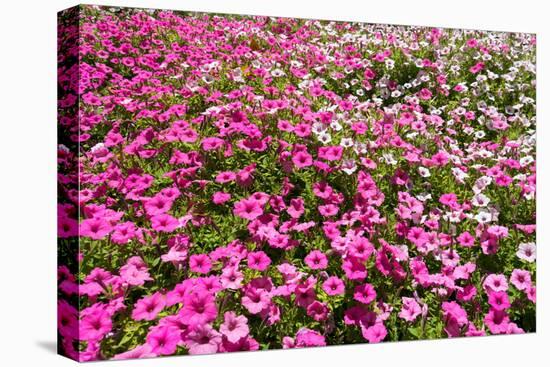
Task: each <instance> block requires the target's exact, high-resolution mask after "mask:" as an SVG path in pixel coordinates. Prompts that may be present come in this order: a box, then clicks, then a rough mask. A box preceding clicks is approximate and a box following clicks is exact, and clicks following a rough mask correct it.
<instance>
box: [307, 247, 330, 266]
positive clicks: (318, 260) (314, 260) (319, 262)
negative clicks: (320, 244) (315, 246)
mask: <svg viewBox="0 0 550 367" xmlns="http://www.w3.org/2000/svg"><path fill="white" fill-rule="evenodd" d="M304 261H305V263H306V264H307V266H309V268H310V269H313V270H318V269H326V267H327V265H328V259H327V256H326V255H325V254H323V253H322V252H321V251H319V250H313V251H311V252H310V253H309V254H308V255H307V256H306V257H305V259H304Z"/></svg>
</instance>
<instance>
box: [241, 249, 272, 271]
mask: <svg viewBox="0 0 550 367" xmlns="http://www.w3.org/2000/svg"><path fill="white" fill-rule="evenodd" d="M247 261H248V267H249V268H250V269H254V270H259V271H264V270H265V269H267V268H268V267H269V265H270V264H271V259H270V258H269V256H267V255H266V254H265V252H263V251H256V252H249V253H248V256H247Z"/></svg>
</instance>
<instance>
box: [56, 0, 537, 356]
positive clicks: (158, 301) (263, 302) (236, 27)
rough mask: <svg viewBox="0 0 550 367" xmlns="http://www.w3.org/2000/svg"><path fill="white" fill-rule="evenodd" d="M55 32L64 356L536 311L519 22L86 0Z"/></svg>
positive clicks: (441, 331)
mask: <svg viewBox="0 0 550 367" xmlns="http://www.w3.org/2000/svg"><path fill="white" fill-rule="evenodd" d="M58 34H59V37H58V94H59V98H58V111H59V114H58V115H59V119H58V131H59V136H58V224H59V228H58V259H59V264H58V285H59V287H58V321H59V323H58V341H59V343H58V346H59V353H60V354H63V355H65V356H67V357H70V358H72V359H75V360H78V361H96V360H113V359H114V360H117V359H118V360H119V359H130V358H149V357H160V356H172V355H187V354H209V353H225V352H236V351H256V350H268V349H269V350H271V349H281V348H282V349H287V348H304V347H321V346H329V345H331V346H334V345H344V344H356V343H367V344H369V343H379V342H392V341H411V340H427V339H439V338H455V337H476V336H485V335H487V336H488V335H496V334H520V333H532V332H535V331H536V317H535V315H536V241H535V236H536V227H535V225H536V205H535V203H536V200H535V198H536V135H535V127H536V103H535V100H536V95H535V91H536V65H535V59H536V36H535V35H534V34H522V33H509V32H493V31H481V30H463V29H441V28H434V27H420V26H402V25H384V24H368V23H353V22H335V21H330V20H311V19H293V18H274V17H269V16H248V15H227V14H205V13H192V12H184V11H170V10H158V9H132V8H113V7H103V6H92V5H81V6H77V7H74V8H71V9H67V10H64V11H61V12H60V13H59V15H58ZM365 347H367V346H365ZM372 348H375V347H374V346H372Z"/></svg>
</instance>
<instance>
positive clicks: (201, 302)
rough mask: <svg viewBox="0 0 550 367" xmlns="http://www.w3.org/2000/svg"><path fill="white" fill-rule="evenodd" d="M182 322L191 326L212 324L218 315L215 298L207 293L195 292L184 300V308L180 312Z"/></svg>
mask: <svg viewBox="0 0 550 367" xmlns="http://www.w3.org/2000/svg"><path fill="white" fill-rule="evenodd" d="M179 315H180V316H181V321H182V322H183V323H184V324H186V325H190V326H196V325H201V324H205V323H208V322H211V321H213V320H215V319H216V316H217V315H218V307H217V306H216V303H215V300H214V296H213V295H212V294H211V293H209V292H206V291H203V292H193V293H191V294H189V295H187V296H185V298H184V299H183V307H182V308H181V310H180V311H179Z"/></svg>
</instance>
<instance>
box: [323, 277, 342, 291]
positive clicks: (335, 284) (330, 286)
mask: <svg viewBox="0 0 550 367" xmlns="http://www.w3.org/2000/svg"><path fill="white" fill-rule="evenodd" d="M322 288H323V290H324V291H325V293H326V294H328V295H329V296H340V295H342V294H344V292H345V291H346V288H345V286H344V282H343V281H342V280H341V279H340V278H338V277H336V276H331V277H328V278H327V280H325V281H324V282H323V286H322Z"/></svg>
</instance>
